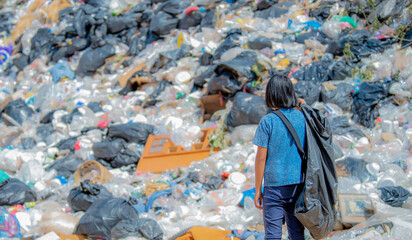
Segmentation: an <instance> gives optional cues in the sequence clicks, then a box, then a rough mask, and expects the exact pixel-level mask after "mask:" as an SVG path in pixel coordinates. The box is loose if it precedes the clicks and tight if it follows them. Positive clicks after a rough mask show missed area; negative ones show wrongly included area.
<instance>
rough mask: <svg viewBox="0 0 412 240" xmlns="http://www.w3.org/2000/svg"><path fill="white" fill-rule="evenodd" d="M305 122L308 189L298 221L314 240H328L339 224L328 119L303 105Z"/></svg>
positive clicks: (302, 197) (298, 209) (302, 196)
mask: <svg viewBox="0 0 412 240" xmlns="http://www.w3.org/2000/svg"><path fill="white" fill-rule="evenodd" d="M302 111H303V113H304V115H305V118H306V148H305V149H306V150H305V155H306V163H307V165H306V169H304V170H305V187H304V190H303V191H302V193H301V194H300V196H299V198H298V200H297V202H296V206H295V216H296V218H297V219H298V220H299V221H300V222H301V223H302V224H303V225H304V226H305V227H306V228H307V229H308V230H309V231H310V233H311V235H312V236H313V237H314V238H315V239H321V238H324V237H326V236H327V235H328V234H329V233H330V232H331V231H332V230H333V228H334V226H335V222H336V218H337V216H336V214H337V210H336V203H337V187H338V179H337V175H336V170H335V158H334V155H335V154H334V150H333V145H332V131H331V129H330V126H329V123H328V120H327V118H326V117H325V116H324V115H323V114H322V113H321V112H320V111H319V110H317V109H313V108H311V107H310V106H308V105H306V104H303V105H302Z"/></svg>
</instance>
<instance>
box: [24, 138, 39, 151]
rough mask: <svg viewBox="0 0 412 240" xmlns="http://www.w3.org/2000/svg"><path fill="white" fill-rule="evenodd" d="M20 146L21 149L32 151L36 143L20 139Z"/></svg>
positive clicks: (29, 139) (32, 140)
mask: <svg viewBox="0 0 412 240" xmlns="http://www.w3.org/2000/svg"><path fill="white" fill-rule="evenodd" d="M21 144H22V145H23V149H32V148H33V147H35V146H36V144H37V143H36V141H35V140H34V139H33V138H22V139H21Z"/></svg>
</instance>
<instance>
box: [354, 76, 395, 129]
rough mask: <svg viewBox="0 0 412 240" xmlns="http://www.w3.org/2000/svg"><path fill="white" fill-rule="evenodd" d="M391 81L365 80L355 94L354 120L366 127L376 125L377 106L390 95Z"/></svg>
mask: <svg viewBox="0 0 412 240" xmlns="http://www.w3.org/2000/svg"><path fill="white" fill-rule="evenodd" d="M390 85H391V84H390V82H387V83H384V82H373V83H369V82H363V83H362V84H361V85H360V86H359V90H358V92H357V93H356V94H355V95H354V104H353V106H352V112H353V113H354V116H353V120H354V121H355V122H357V123H360V124H362V125H363V126H365V127H368V128H372V127H374V126H375V125H376V119H377V117H379V111H378V108H377V107H376V106H377V105H378V104H379V103H380V101H382V100H383V99H385V98H386V97H388V93H389V88H390Z"/></svg>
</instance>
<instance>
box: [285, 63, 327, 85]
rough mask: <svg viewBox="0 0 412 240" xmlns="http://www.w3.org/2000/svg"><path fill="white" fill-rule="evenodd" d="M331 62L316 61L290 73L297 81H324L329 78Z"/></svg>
mask: <svg viewBox="0 0 412 240" xmlns="http://www.w3.org/2000/svg"><path fill="white" fill-rule="evenodd" d="M330 66H331V62H330V61H316V62H312V63H311V64H309V65H307V66H305V67H303V68H300V69H299V70H297V71H296V72H294V73H293V74H292V77H293V78H296V79H297V80H298V81H313V82H326V81H328V80H329V71H330Z"/></svg>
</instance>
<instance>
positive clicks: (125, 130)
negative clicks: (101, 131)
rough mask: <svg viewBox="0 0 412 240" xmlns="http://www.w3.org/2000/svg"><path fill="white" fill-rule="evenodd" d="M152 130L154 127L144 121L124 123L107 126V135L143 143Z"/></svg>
mask: <svg viewBox="0 0 412 240" xmlns="http://www.w3.org/2000/svg"><path fill="white" fill-rule="evenodd" d="M153 131H154V127H153V126H152V125H149V124H145V123H126V124H118V125H113V126H110V127H109V132H108V136H109V137H111V138H122V139H124V140H126V141H127V142H135V143H139V144H145V143H146V140H147V138H148V137H149V135H150V134H152V133H153Z"/></svg>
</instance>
